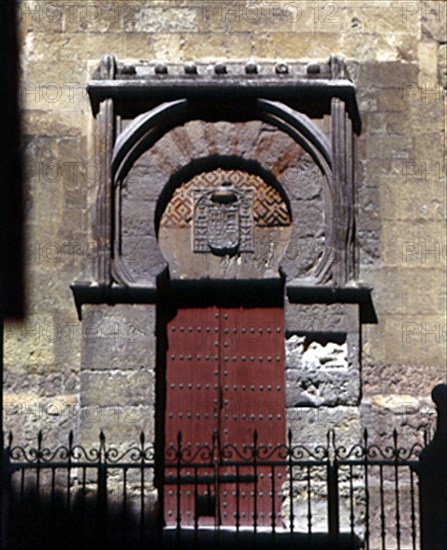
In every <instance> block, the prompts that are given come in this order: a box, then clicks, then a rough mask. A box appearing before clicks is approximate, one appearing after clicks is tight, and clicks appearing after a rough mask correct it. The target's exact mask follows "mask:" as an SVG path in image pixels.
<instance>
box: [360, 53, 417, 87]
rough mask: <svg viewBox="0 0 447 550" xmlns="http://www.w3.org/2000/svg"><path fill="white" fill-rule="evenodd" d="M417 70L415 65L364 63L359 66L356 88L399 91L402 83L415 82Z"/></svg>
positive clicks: (401, 62)
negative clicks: (393, 89)
mask: <svg viewBox="0 0 447 550" xmlns="http://www.w3.org/2000/svg"><path fill="white" fill-rule="evenodd" d="M418 72H419V68H418V65H417V64H416V63H408V62H405V61H403V60H399V61H383V62H380V61H379V62H377V61H376V62H374V61H365V62H364V63H360V65H359V76H358V86H359V87H363V86H365V87H366V88H367V89H369V88H370V87H371V86H374V87H376V89H379V90H383V89H385V88H397V89H401V87H402V83H403V82H415V81H417V77H418Z"/></svg>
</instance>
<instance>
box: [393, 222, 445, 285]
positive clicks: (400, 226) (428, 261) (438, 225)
mask: <svg viewBox="0 0 447 550" xmlns="http://www.w3.org/2000/svg"><path fill="white" fill-rule="evenodd" d="M444 245H445V224H444V223H443V222H441V221H431V220H430V221H429V220H420V221H418V222H417V223H415V222H414V221H410V220H402V221H400V220H391V221H388V220H385V221H384V222H383V226H382V259H383V262H384V263H385V264H387V265H389V266H401V267H408V266H410V265H413V266H419V267H420V266H422V267H438V268H441V269H443V267H442V266H445V261H446V260H445V257H444V256H443V254H444V248H443V247H444ZM421 282H422V281H421Z"/></svg>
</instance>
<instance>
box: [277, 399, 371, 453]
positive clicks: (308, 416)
mask: <svg viewBox="0 0 447 550" xmlns="http://www.w3.org/2000/svg"><path fill="white" fill-rule="evenodd" d="M286 422H287V428H290V429H291V430H292V436H293V439H292V441H293V444H295V445H298V444H299V445H304V446H306V447H307V448H308V449H314V448H315V447H316V445H319V444H321V445H325V444H326V442H327V432H328V431H329V430H331V429H333V430H335V433H336V441H337V443H338V444H341V445H342V444H350V445H353V444H355V443H358V442H359V440H360V437H361V431H362V427H361V422H360V411H359V408H358V407H344V406H338V407H320V408H310V407H295V408H288V409H287V411H286Z"/></svg>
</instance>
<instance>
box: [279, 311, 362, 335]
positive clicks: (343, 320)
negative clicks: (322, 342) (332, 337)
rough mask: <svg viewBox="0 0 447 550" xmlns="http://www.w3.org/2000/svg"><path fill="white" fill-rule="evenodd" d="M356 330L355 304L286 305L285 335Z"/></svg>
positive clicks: (357, 326)
mask: <svg viewBox="0 0 447 550" xmlns="http://www.w3.org/2000/svg"><path fill="white" fill-rule="evenodd" d="M358 328H359V310H358V306H357V305H356V304H330V305H327V304H291V303H287V304H286V331H287V333H290V334H299V333H302V332H323V333H331V332H346V333H356V332H357V331H358Z"/></svg>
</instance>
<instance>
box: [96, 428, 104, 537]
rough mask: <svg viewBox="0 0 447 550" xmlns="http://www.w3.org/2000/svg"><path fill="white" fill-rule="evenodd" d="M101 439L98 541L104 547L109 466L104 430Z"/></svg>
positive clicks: (97, 512) (97, 520) (97, 504)
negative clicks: (107, 463) (107, 464)
mask: <svg viewBox="0 0 447 550" xmlns="http://www.w3.org/2000/svg"><path fill="white" fill-rule="evenodd" d="M99 441H100V445H99V457H98V458H99V462H98V489H97V491H98V493H97V503H96V506H97V510H96V514H97V515H96V543H97V544H99V545H103V547H104V546H106V545H107V466H106V440H105V436H104V433H103V432H102V431H101V433H100V436H99Z"/></svg>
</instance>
